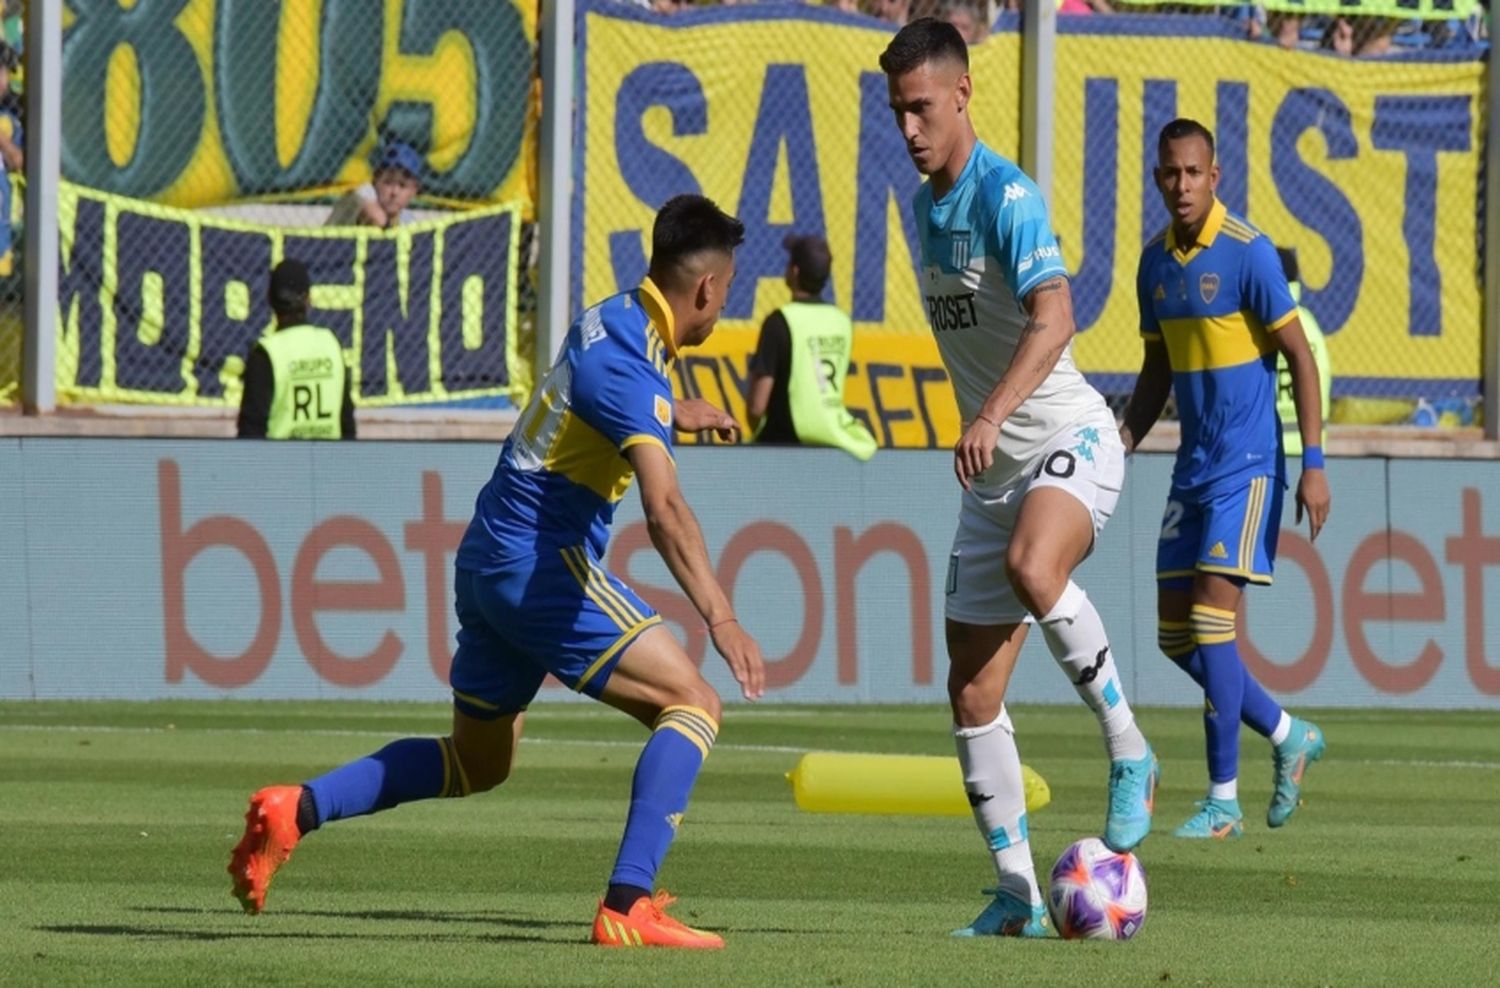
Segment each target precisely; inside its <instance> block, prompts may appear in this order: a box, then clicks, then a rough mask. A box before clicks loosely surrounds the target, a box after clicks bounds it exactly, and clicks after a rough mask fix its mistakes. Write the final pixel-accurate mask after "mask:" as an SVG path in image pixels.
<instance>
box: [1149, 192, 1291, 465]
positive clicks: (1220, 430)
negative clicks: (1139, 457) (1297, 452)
mask: <svg viewBox="0 0 1500 988" xmlns="http://www.w3.org/2000/svg"><path fill="white" fill-rule="evenodd" d="M1136 296H1137V298H1138V299H1139V301H1140V309H1141V335H1142V336H1143V337H1144V338H1146V339H1148V340H1162V341H1164V342H1165V343H1166V347H1167V356H1168V357H1169V359H1170V360H1171V363H1172V390H1173V392H1174V393H1175V394H1176V396H1177V414H1178V417H1179V418H1180V419H1181V422H1182V445H1181V446H1180V447H1179V448H1178V450H1177V467H1176V469H1175V470H1174V471H1173V474H1172V486H1173V488H1174V489H1176V490H1181V491H1185V492H1189V493H1195V494H1204V493H1211V492H1214V491H1217V490H1221V489H1224V488H1228V487H1233V486H1237V485H1239V484H1242V483H1244V482H1246V481H1247V480H1248V479H1250V478H1252V477H1256V476H1277V477H1280V476H1281V475H1282V474H1283V472H1284V467H1283V462H1282V454H1281V425H1280V420H1279V419H1278V418H1277V416H1276V343H1275V341H1274V340H1273V339H1272V337H1271V334H1272V333H1274V332H1275V331H1277V330H1279V329H1281V328H1282V327H1283V326H1285V325H1286V324H1287V323H1289V322H1291V321H1292V320H1293V319H1294V318H1296V315H1297V305H1296V303H1295V302H1293V301H1292V295H1291V292H1290V291H1289V290H1288V288H1287V284H1286V277H1285V276H1284V275H1283V274H1282V270H1281V261H1280V259H1279V258H1278V257H1277V256H1276V248H1275V247H1274V246H1272V244H1271V241H1270V240H1269V239H1267V238H1266V236H1265V235H1264V234H1262V233H1261V232H1259V231H1258V230H1256V229H1255V228H1254V227H1252V226H1251V225H1250V224H1249V223H1246V222H1245V221H1244V220H1243V219H1242V218H1240V217H1239V216H1236V215H1235V214H1233V213H1231V212H1229V210H1227V209H1225V208H1224V204H1223V203H1221V202H1217V201H1215V202H1214V205H1213V208H1212V209H1211V210H1210V211H1209V214H1208V220H1207V222H1205V223H1204V225H1203V230H1202V231H1201V232H1200V233H1199V234H1198V241H1197V243H1193V244H1188V245H1186V246H1184V245H1182V244H1178V243H1177V241H1176V238H1175V237H1174V236H1173V233H1172V229H1171V227H1168V228H1167V229H1166V230H1165V231H1164V232H1163V233H1162V234H1160V235H1159V236H1157V237H1156V238H1154V239H1153V240H1152V241H1151V242H1150V243H1149V244H1147V245H1146V247H1145V249H1144V250H1143V251H1142V252H1141V264H1140V269H1139V271H1138V272H1137V274H1136Z"/></svg>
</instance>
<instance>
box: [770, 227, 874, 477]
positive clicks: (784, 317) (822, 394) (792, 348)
mask: <svg viewBox="0 0 1500 988" xmlns="http://www.w3.org/2000/svg"><path fill="white" fill-rule="evenodd" d="M783 246H784V247H786V249H787V251H788V253H789V257H788V260H787V268H786V283H787V286H788V287H789V288H791V290H792V301H791V302H789V303H788V304H786V305H784V306H782V307H781V308H779V309H777V310H776V311H775V312H773V313H771V314H770V315H769V316H767V317H766V320H765V322H764V323H762V324H761V328H760V341H759V342H758V343H757V344H756V347H755V355H754V356H753V357H751V359H750V394H749V397H748V399H747V401H746V410H747V412H748V415H749V418H750V428H751V430H752V435H751V441H752V442H756V443H760V444H763V445H775V444H780V445H794V446H833V447H836V448H838V449H842V450H843V451H844V452H846V453H849V454H850V455H851V456H854V457H856V458H858V459H861V460H868V459H869V458H870V457H872V456H874V455H875V448H876V442H875V437H874V436H872V435H870V430H869V429H867V428H865V426H864V424H863V423H861V422H860V421H859V420H858V419H856V418H855V417H854V416H853V415H851V414H850V413H849V410H848V409H847V408H845V407H844V378H845V377H846V376H847V374H848V373H849V356H850V353H851V351H852V350H853V346H854V324H853V323H852V322H851V321H850V320H849V317H848V316H847V315H845V314H844V313H843V312H841V311H840V310H839V309H838V308H837V307H835V306H833V305H831V304H829V303H827V302H823V301H820V300H819V296H820V295H821V294H822V293H823V286H824V285H826V284H827V283H828V275H829V271H830V269H831V268H832V265H833V258H832V255H831V254H830V253H829V250H828V244H827V242H826V241H824V240H823V238H822V237H818V236H801V237H799V236H789V237H787V238H786V240H785V241H783Z"/></svg>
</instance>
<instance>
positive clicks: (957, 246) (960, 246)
mask: <svg viewBox="0 0 1500 988" xmlns="http://www.w3.org/2000/svg"><path fill="white" fill-rule="evenodd" d="M948 236H949V241H948V244H949V249H950V254H949V257H948V262H949V263H950V264H951V265H953V267H955V268H966V267H968V266H969V231H968V230H954V231H953V232H952V233H951V234H949V235H948Z"/></svg>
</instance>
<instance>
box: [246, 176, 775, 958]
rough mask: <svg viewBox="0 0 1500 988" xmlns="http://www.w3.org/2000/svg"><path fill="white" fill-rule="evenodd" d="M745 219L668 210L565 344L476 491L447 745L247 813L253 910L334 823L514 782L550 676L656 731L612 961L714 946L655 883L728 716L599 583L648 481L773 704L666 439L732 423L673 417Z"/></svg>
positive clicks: (675, 545)
mask: <svg viewBox="0 0 1500 988" xmlns="http://www.w3.org/2000/svg"><path fill="white" fill-rule="evenodd" d="M743 237H744V227H743V226H742V225H741V224H740V222H739V221H738V220H736V219H735V218H733V217H732V216H728V215H726V214H725V213H723V212H721V211H720V210H719V208H718V207H717V206H715V205H714V204H713V203H712V202H711V201H709V200H708V199H705V198H704V197H702V196H696V195H690V196H678V197H677V198H675V199H672V200H671V201H669V202H668V203H667V204H666V205H664V206H663V207H662V208H661V211H660V212H659V213H658V214H657V217H656V223H655V225H654V227H653V230H652V250H651V267H650V274H649V276H648V277H647V279H646V280H645V281H644V282H643V283H642V284H641V286H640V287H639V288H637V289H634V290H632V291H629V292H624V293H622V294H620V295H616V296H614V297H612V298H609V299H606V300H605V301H603V302H601V303H599V304H598V305H596V306H594V307H593V308H591V309H589V310H588V311H586V312H585V313H584V314H583V316H582V317H581V318H580V319H579V320H578V322H577V323H575V324H574V325H573V326H572V327H571V329H570V330H569V331H568V337H567V341H566V343H565V344H564V346H563V349H562V352H561V353H560V354H559V355H558V357H557V360H556V362H555V363H554V364H553V367H552V370H551V371H550V373H549V374H548V375H547V377H546V379H545V380H544V381H543V382H542V383H541V384H540V385H539V386H538V388H537V390H536V394H535V395H534V396H533V397H532V400H531V403H530V404H529V405H528V406H527V408H526V410H525V411H524V412H523V413H522V414H521V417H520V419H519V420H518V421H517V422H516V426H515V428H514V429H513V430H512V432H511V435H510V438H509V439H507V440H506V443H505V447H504V449H503V450H502V451H501V454H500V460H499V463H498V464H497V465H496V467H495V471H494V475H493V476H492V477H491V478H490V481H489V483H488V484H486V485H485V487H484V489H483V490H482V491H481V492H480V494H479V498H478V501H477V503H476V505H475V511H474V518H473V521H472V522H471V523H470V525H469V529H468V531H467V532H466V533H465V535H464V538H463V542H462V544H461V545H460V547H459V551H458V558H457V561H456V572H455V574H454V590H455V596H456V598H457V611H458V619H459V630H458V651H457V652H456V654H455V655H454V658H453V666H452V670H451V672H450V674H449V680H450V682H451V684H452V686H453V733H452V734H450V735H449V736H447V737H443V738H404V739H402V740H399V741H395V742H392V743H391V744H389V745H387V746H386V747H384V748H382V749H381V750H380V751H377V752H375V753H374V754H371V755H369V756H367V757H365V758H361V759H359V760H357V761H354V762H351V763H349V764H347V765H344V766H342V767H340V768H336V769H334V770H333V771H331V772H328V773H326V774H324V775H321V776H319V777H318V778H316V779H312V780H311V781H309V782H307V783H306V784H305V785H300V786H297V785H289V786H270V787H268V788H265V789H262V790H260V791H259V792H257V793H255V795H254V796H253V797H251V802H250V810H249V812H248V813H247V814H246V816H245V821H246V827H245V835H244V838H243V839H242V840H241V841H240V843H239V846H237V847H236V848H235V849H234V853H233V855H232V857H231V859H230V865H229V872H230V874H231V875H232V876H233V879H234V885H233V892H234V895H235V896H236V897H237V898H239V899H240V900H241V902H242V903H243V905H244V907H245V909H246V910H247V911H249V912H252V913H258V912H260V911H261V910H262V909H263V908H264V906H265V897H266V890H267V888H268V887H269V886H270V883H271V877H272V875H273V874H275V872H276V869H277V868H279V867H280V866H281V865H282V864H284V863H285V862H286V860H287V858H288V857H289V856H290V854H291V852H292V849H293V848H294V847H295V846H296V844H297V842H298V841H299V840H300V839H301V837H302V836H303V835H304V834H306V833H307V832H309V831H311V830H314V829H316V828H318V827H320V826H322V825H323V824H325V823H328V822H329V821H331V820H339V819H343V818H345V817H351V816H360V815H362V814H366V813H375V812H378V811H380V810H385V809H389V808H390V807H393V806H396V805H398V804H400V803H406V802H411V801H413V800H419V799H429V798H432V797H435V796H467V795H469V794H471V793H477V792H484V791H486V790H489V789H493V788H495V787H496V786H498V785H499V784H500V783H502V782H504V781H505V779H506V777H507V776H509V774H510V770H511V765H512V763H513V761H514V759H515V753H516V746H517V744H518V743H519V742H520V739H521V729H522V723H523V719H524V712H525V710H526V707H527V705H528V704H529V703H530V702H531V700H532V698H533V697H535V696H536V693H537V690H538V689H539V688H540V687H541V685H542V680H543V678H544V677H545V676H546V675H547V674H548V673H551V674H552V675H554V676H556V677H557V678H558V679H559V680H560V681H561V682H563V683H564V684H565V685H567V686H569V687H571V688H572V689H574V690H577V691H579V692H581V693H585V694H587V695H588V696H591V697H594V698H595V699H598V700H602V701H604V702H605V703H607V704H609V705H610V706H613V707H616V708H618V709H620V710H622V711H624V712H625V713H627V714H629V715H631V716H632V717H635V718H636V719H637V720H639V721H641V722H642V723H643V724H645V725H646V726H647V727H648V728H650V729H651V731H652V733H651V737H650V738H649V740H647V742H646V746H645V748H644V749H643V750H642V752H641V756H640V759H639V761H637V763H636V769H635V778H634V782H633V784H632V788H631V796H630V810H629V814H628V816H627V817H626V822H625V833H624V836H623V838H622V839H621V842H620V848H619V853H618V856H617V857H616V859H615V868H614V872H613V874H612V875H611V876H610V880H609V885H608V889H607V891H606V893H605V897H604V899H603V900H602V901H601V902H600V903H599V905H598V909H597V911H596V913H595V916H594V926H593V941H594V942H595V943H597V944H600V945H603V946H617V947H625V946H637V947H638V946H643V945H644V946H667V947H687V948H700V949H701V948H717V947H722V946H723V945H724V941H723V940H722V939H721V938H720V937H718V936H717V935H715V934H713V933H708V932H705V931H702V930H695V929H692V928H691V927H688V926H686V925H684V924H682V923H681V922H679V921H677V920H676V919H673V918H672V917H671V916H669V915H667V913H666V907H667V906H668V905H669V904H670V903H671V901H672V899H671V897H670V896H668V895H667V894H666V893H665V892H657V893H656V894H655V895H653V894H652V893H653V889H654V882H655V877H656V872H657V869H658V868H659V867H660V865H661V862H662V859H663V857H664V856H665V855H666V852H667V848H668V846H669V845H670V844H671V842H672V838H673V836H674V835H675V834H676V831H677V826H678V823H679V822H680V821H681V819H682V815H683V813H684V812H685V811H686V809H687V801H688V795H689V793H690V792H691V790H692V788H693V784H694V782H695V781H696V779H697V777H698V770H699V768H700V767H701V766H702V764H703V760H704V759H705V758H707V757H708V753H709V750H710V749H711V748H712V747H713V744H714V740H715V738H716V737H717V735H718V730H719V718H720V714H721V705H720V700H719V696H718V694H717V693H716V692H715V691H714V689H713V687H711V686H709V685H708V683H707V682H705V681H704V679H703V676H702V675H701V674H700V673H699V671H698V668H697V666H696V665H694V663H693V661H692V659H690V658H689V657H688V655H687V653H686V652H685V651H683V648H682V646H681V645H679V644H678V642H677V640H676V639H675V638H674V637H673V636H672V635H671V634H670V633H669V632H668V631H667V630H666V629H665V628H664V627H663V626H662V623H661V618H660V617H658V616H657V614H656V613H655V612H654V611H653V610H652V609H651V607H650V606H649V605H647V604H646V603H645V602H644V601H643V600H642V599H641V598H640V597H639V596H637V594H636V593H635V591H633V590H632V589H631V588H630V587H629V586H627V585H626V584H625V583H623V582H622V581H621V580H620V579H619V578H618V577H616V576H615V575H614V574H612V573H610V572H609V571H608V570H607V569H605V568H604V565H603V558H604V551H605V544H606V541H607V539H608V527H609V523H610V520H611V519H612V518H613V516H614V511H615V505H616V504H618V503H619V501H620V500H621V498H623V497H624V496H625V493H626V491H627V490H628V489H629V487H630V484H631V481H632V480H636V479H638V480H639V482H640V491H641V502H642V504H643V506H644V508H645V514H646V525H647V528H648V530H649V531H650V534H651V541H652V543H653V544H654V545H655V546H656V548H657V551H658V552H660V553H661V555H662V558H663V560H664V561H665V562H666V565H667V568H668V569H669V570H671V572H672V575H673V576H674V577H675V578H676V579H677V582H678V583H679V584H680V585H681V586H682V589H683V591H684V592H685V593H686V594H687V596H688V599H689V600H691V601H692V603H693V606H694V607H696V608H697V610H698V613H699V614H700V615H701V616H702V617H703V621H704V623H705V624H706V625H707V627H708V632H709V636H710V637H711V639H712V640H713V643H714V647H715V648H716V649H717V650H718V651H719V654H720V655H721V656H723V658H724V660H725V661H726V662H727V663H728V665H729V668H730V671H731V672H732V673H733V675H734V678H735V681H736V682H737V683H739V685H740V687H741V689H742V690H743V691H744V694H745V697H746V698H747V699H751V700H754V699H758V698H759V697H760V695H761V693H762V691H763V689H764V684H765V667H764V662H763V660H762V657H761V653H760V646H759V645H757V644H756V642H755V639H753V638H751V637H750V635H749V633H747V632H746V631H745V630H744V629H743V628H741V627H740V624H739V622H738V621H737V620H736V619H735V615H734V610H733V608H732V607H731V606H730V603H729V598H728V596H727V595H726V594H725V592H724V590H723V588H722V587H721V586H720V585H719V582H718V579H717V577H716V576H715V575H714V570H713V567H712V565H711V563H710V562H709V558H708V552H707V550H706V548H705V546H704V543H703V534H702V532H701V531H700V530H699V528H698V522H697V519H696V518H695V517H694V516H693V512H692V510H691V509H690V508H689V507H688V505H687V502H686V501H685V500H684V499H683V496H682V491H681V489H680V488H679V487H678V485H677V473H676V465H675V463H674V461H673V458H672V429H673V428H676V429H679V430H682V431H699V430H702V429H716V430H719V431H720V434H721V435H727V433H729V432H730V431H731V430H732V429H733V428H734V420H733V419H732V418H731V417H729V416H728V415H726V414H724V413H723V412H722V411H720V410H719V409H716V408H714V407H713V406H711V405H709V404H708V403H707V402H704V401H701V400H694V401H687V402H674V401H673V398H672V387H671V383H670V381H669V380H668V378H667V370H668V367H669V365H670V363H671V361H672V360H673V359H674V358H675V357H676V355H677V352H678V349H679V348H680V347H684V346H696V345H697V344H699V343H702V342H703V341H704V340H705V339H707V338H708V335H709V334H710V333H711V332H712V331H713V327H714V323H715V322H716V321H717V320H718V317H719V312H720V310H721V309H723V307H724V300H725V298H726V297H727V295H728V291H729V285H730V282H731V281H733V279H734V248H735V247H736V246H738V245H739V243H740V241H741V240H742V239H743Z"/></svg>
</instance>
